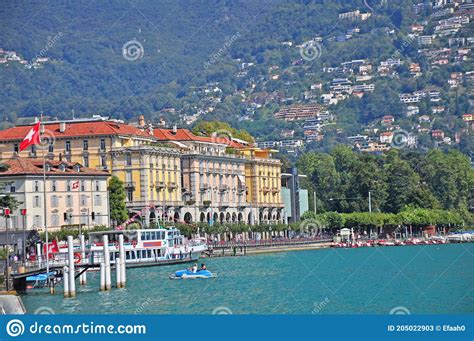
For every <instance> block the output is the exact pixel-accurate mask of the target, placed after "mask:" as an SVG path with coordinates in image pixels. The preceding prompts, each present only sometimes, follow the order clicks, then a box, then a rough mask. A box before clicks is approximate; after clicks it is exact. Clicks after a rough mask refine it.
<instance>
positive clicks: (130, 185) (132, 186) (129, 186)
mask: <svg viewBox="0 0 474 341" xmlns="http://www.w3.org/2000/svg"><path fill="white" fill-rule="evenodd" d="M124 187H125V188H126V189H135V181H127V182H125V185H124Z"/></svg>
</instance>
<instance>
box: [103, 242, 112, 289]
mask: <svg viewBox="0 0 474 341" xmlns="http://www.w3.org/2000/svg"><path fill="white" fill-rule="evenodd" d="M103 242H104V266H105V290H110V289H111V286H112V278H111V276H110V251H109V236H107V235H104V239H103Z"/></svg>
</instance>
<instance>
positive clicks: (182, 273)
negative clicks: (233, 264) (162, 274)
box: [170, 269, 217, 279]
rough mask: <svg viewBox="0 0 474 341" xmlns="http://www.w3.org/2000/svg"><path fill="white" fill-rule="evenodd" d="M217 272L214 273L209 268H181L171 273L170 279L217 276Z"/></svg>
mask: <svg viewBox="0 0 474 341" xmlns="http://www.w3.org/2000/svg"><path fill="white" fill-rule="evenodd" d="M215 277H217V274H216V273H212V272H210V271H209V270H199V271H197V272H192V271H191V270H187V269H185V270H179V271H176V272H175V273H174V274H172V275H170V279H194V278H215Z"/></svg>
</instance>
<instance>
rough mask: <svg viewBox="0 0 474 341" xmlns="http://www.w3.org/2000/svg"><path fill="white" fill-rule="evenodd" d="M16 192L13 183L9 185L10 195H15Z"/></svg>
mask: <svg viewBox="0 0 474 341" xmlns="http://www.w3.org/2000/svg"><path fill="white" fill-rule="evenodd" d="M15 192H16V185H15V182H12V183H11V184H10V193H15Z"/></svg>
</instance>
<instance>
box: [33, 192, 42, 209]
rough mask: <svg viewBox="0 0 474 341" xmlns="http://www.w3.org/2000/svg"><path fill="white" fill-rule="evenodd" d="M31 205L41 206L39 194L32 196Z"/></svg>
mask: <svg viewBox="0 0 474 341" xmlns="http://www.w3.org/2000/svg"><path fill="white" fill-rule="evenodd" d="M33 207H41V201H40V197H39V195H35V196H34V197H33Z"/></svg>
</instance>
